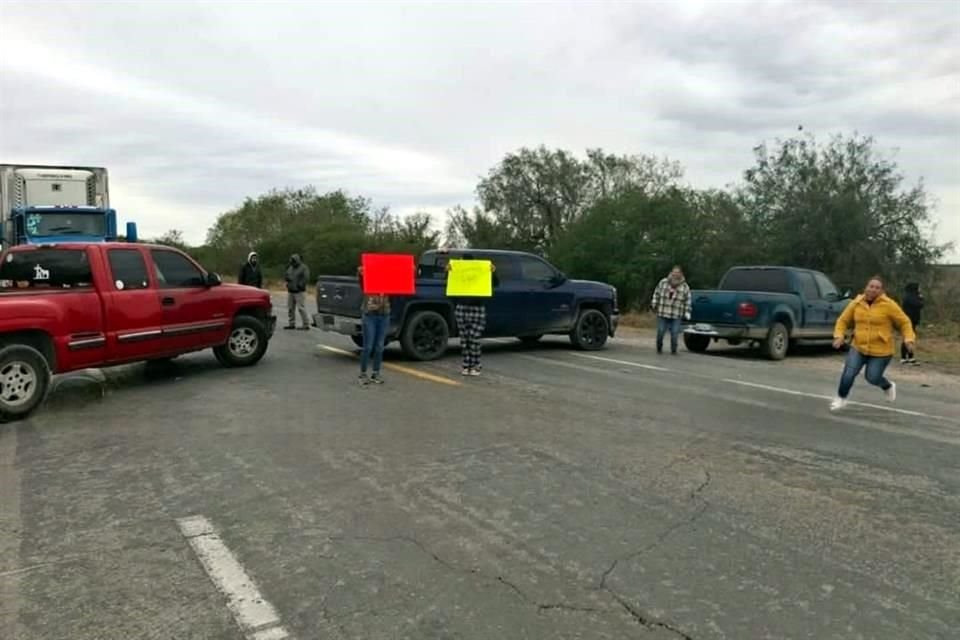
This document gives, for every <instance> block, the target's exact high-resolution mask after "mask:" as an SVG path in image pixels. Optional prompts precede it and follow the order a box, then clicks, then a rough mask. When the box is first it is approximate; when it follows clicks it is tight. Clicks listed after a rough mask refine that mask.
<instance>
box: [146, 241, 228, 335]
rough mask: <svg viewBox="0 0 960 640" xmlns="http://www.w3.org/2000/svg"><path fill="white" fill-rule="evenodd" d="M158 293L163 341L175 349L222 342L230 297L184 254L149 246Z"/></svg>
mask: <svg viewBox="0 0 960 640" xmlns="http://www.w3.org/2000/svg"><path fill="white" fill-rule="evenodd" d="M150 256H151V258H152V261H153V265H154V274H155V277H156V280H157V297H158V299H159V301H160V307H161V309H162V313H163V341H164V345H165V346H166V347H167V348H169V349H173V350H176V351H190V350H197V349H204V348H206V347H211V346H214V345H218V344H223V343H224V342H225V341H226V339H227V334H228V332H229V329H230V321H231V318H230V317H228V315H227V311H228V310H229V309H230V304H231V303H230V300H229V298H228V297H227V296H226V295H224V293H223V290H222V289H220V288H219V287H210V286H207V283H206V274H205V273H204V271H203V270H202V269H201V268H200V267H199V266H197V265H196V264H195V263H194V262H193V261H192V260H190V259H189V258H188V257H187V256H185V255H184V254H182V253H180V252H179V251H175V250H173V249H151V250H150Z"/></svg>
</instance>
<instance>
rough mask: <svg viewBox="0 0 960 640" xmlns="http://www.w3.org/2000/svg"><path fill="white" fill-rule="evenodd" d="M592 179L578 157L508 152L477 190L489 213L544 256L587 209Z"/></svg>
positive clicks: (555, 152)
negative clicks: (586, 203) (567, 226)
mask: <svg viewBox="0 0 960 640" xmlns="http://www.w3.org/2000/svg"><path fill="white" fill-rule="evenodd" d="M589 180H590V176H589V173H588V172H587V170H586V167H585V166H584V164H583V163H582V162H580V161H579V160H578V159H577V158H576V157H574V156H573V155H572V154H571V153H569V152H568V151H564V150H563V149H556V150H549V149H547V148H546V147H543V146H541V147H537V148H536V149H526V148H523V149H520V150H519V151H517V152H514V153H508V154H507V155H506V157H505V158H504V159H503V160H501V161H500V163H499V164H497V166H495V167H494V168H493V169H491V170H490V172H489V174H488V175H487V176H486V177H485V178H483V179H482V180H480V184H479V185H477V195H478V196H479V198H480V202H481V204H482V205H483V208H484V209H485V210H486V212H487V213H489V214H491V215H492V216H493V217H494V218H495V220H496V222H497V224H498V225H500V226H503V227H504V228H505V229H506V233H507V235H508V237H510V238H513V239H514V240H515V241H516V242H518V243H520V244H521V245H522V246H523V247H524V248H526V249H529V250H531V251H540V252H543V251H545V250H546V249H547V248H548V247H549V246H550V245H551V244H552V243H553V241H554V240H555V239H556V238H557V237H558V236H559V235H560V233H561V231H563V229H564V227H565V226H566V225H568V224H569V223H570V222H572V221H573V220H575V219H576V218H577V217H578V216H579V215H580V213H581V211H582V210H583V207H584V204H585V202H586V198H587V193H588V189H587V185H588V184H589Z"/></svg>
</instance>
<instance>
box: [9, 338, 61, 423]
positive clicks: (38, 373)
mask: <svg viewBox="0 0 960 640" xmlns="http://www.w3.org/2000/svg"><path fill="white" fill-rule="evenodd" d="M49 387H50V367H49V365H48V364H47V360H46V359H45V358H44V357H43V354H41V353H40V352H39V351H37V350H36V349H34V348H33V347H28V346H25V345H11V346H9V347H5V348H3V349H0V421H7V420H17V419H20V418H25V417H26V416H28V415H29V414H30V413H31V412H32V411H33V410H34V409H36V408H37V406H39V405H40V403H41V402H43V398H44V396H46V395H47V389H49Z"/></svg>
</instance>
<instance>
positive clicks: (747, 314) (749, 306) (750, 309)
mask: <svg viewBox="0 0 960 640" xmlns="http://www.w3.org/2000/svg"><path fill="white" fill-rule="evenodd" d="M758 313H759V312H758V310H757V305H755V304H753V303H752V302H741V303H740V306H739V307H737V315H738V316H740V317H741V318H743V319H744V320H753V319H754V318H756V317H757V314H758Z"/></svg>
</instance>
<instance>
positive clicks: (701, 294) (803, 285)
mask: <svg viewBox="0 0 960 640" xmlns="http://www.w3.org/2000/svg"><path fill="white" fill-rule="evenodd" d="M691 295H692V297H693V313H692V314H691V318H690V322H689V324H687V326H686V327H685V329H684V334H683V341H684V344H686V346H687V349H689V350H690V351H697V352H703V351H706V350H707V347H709V346H710V343H711V342H717V341H718V340H726V341H727V342H728V343H730V344H732V345H738V344H740V343H742V342H749V343H750V344H752V345H754V346H758V347H760V349H761V351H762V352H763V354H764V355H766V356H767V357H768V358H770V359H771V360H782V359H783V358H785V357H786V355H787V351H788V350H789V348H790V346H791V344H795V343H796V342H798V341H800V340H812V341H814V340H815V341H819V340H832V339H833V327H834V325H835V324H836V322H837V318H838V317H839V316H840V314H841V313H842V312H843V310H844V308H846V306H847V304H848V302H849V298H850V292H849V291H847V292H844V293H842V294H841V293H840V291H839V290H838V289H837V287H836V286H834V284H833V282H831V281H830V278H828V277H827V276H825V275H823V274H822V273H820V272H819V271H810V270H809V269H795V268H792V267H734V268H733V269H730V270H729V271H727V273H726V275H724V276H723V279H722V280H721V281H720V286H719V287H717V289H715V290H710V291H693V292H692V293H691Z"/></svg>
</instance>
